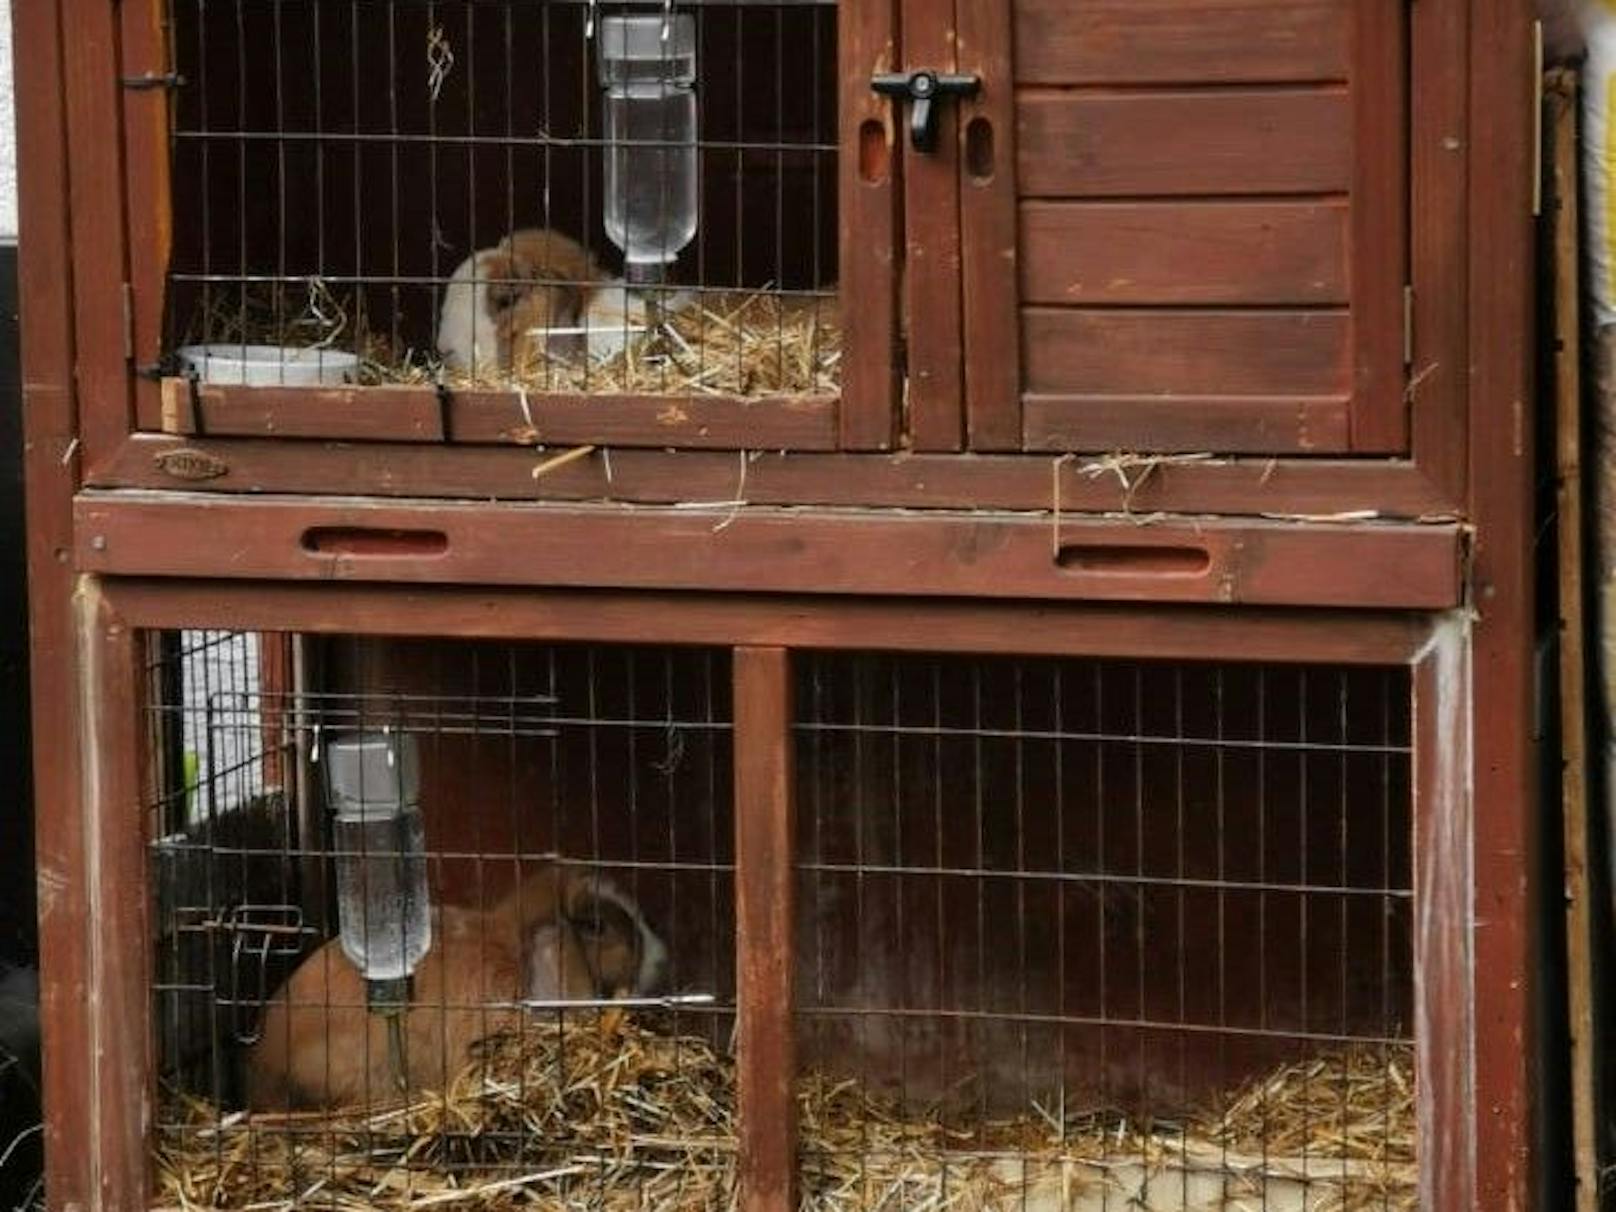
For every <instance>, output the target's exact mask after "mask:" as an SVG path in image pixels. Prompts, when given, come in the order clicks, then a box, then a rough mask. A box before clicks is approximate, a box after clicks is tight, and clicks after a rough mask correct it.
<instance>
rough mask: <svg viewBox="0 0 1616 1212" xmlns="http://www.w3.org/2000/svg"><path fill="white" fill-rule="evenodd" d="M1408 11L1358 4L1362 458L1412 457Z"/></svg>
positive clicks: (1357, 419) (1399, 1)
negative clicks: (1367, 454)
mask: <svg viewBox="0 0 1616 1212" xmlns="http://www.w3.org/2000/svg"><path fill="white" fill-rule="evenodd" d="M1407 7H1408V6H1407V4H1406V2H1405V0H1356V3H1355V4H1354V5H1353V31H1352V34H1353V75H1352V103H1353V128H1354V131H1355V133H1356V138H1355V141H1354V144H1353V176H1352V334H1353V337H1352V340H1353V355H1352V372H1353V378H1352V391H1353V408H1352V449H1354V450H1357V451H1373V452H1394V451H1396V452H1400V451H1405V450H1407V449H1408V406H1407V403H1406V401H1405V399H1404V384H1405V381H1406V375H1405V371H1404V365H1403V286H1404V284H1405V283H1406V282H1407V281H1408V239H1407V235H1406V233H1407V230H1408V187H1407V181H1408V153H1407V151H1406V149H1405V147H1404V143H1403V140H1402V138H1401V137H1399V136H1400V134H1401V132H1402V131H1403V130H1404V129H1406V127H1407V112H1408V100H1407V86H1408V73H1407V37H1406V34H1407V17H1406V13H1407Z"/></svg>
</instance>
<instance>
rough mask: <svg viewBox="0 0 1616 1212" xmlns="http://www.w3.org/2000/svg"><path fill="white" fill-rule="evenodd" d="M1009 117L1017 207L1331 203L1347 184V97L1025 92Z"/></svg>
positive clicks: (1310, 91) (1298, 91) (1311, 91)
mask: <svg viewBox="0 0 1616 1212" xmlns="http://www.w3.org/2000/svg"><path fill="white" fill-rule="evenodd" d="M1017 111H1018V122H1019V130H1018V131H1017V134H1016V154H1017V161H1018V168H1017V177H1018V183H1019V186H1020V190H1021V195H1022V197H1024V198H1104V197H1110V196H1122V197H1140V196H1147V195H1148V196H1152V197H1186V196H1206V195H1218V194H1236V195H1251V194H1267V193H1277V194H1302V193H1309V194H1310V193H1332V192H1339V191H1344V190H1346V189H1347V188H1348V187H1349V186H1350V184H1351V182H1352V147H1353V140H1352V106H1351V102H1350V98H1349V97H1348V94H1347V91H1346V90H1345V89H1344V88H1339V87H1333V86H1331V87H1315V88H1263V89H1231V90H1227V91H1224V90H1218V91H1207V92H1203V91H1181V92H1159V91H1149V92H1111V93H1097V92H1068V91H1056V90H1052V89H1031V90H1026V89H1024V90H1023V91H1022V92H1021V94H1020V100H1019V103H1018V106H1017Z"/></svg>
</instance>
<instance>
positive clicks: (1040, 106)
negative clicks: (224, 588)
mask: <svg viewBox="0 0 1616 1212" xmlns="http://www.w3.org/2000/svg"><path fill="white" fill-rule="evenodd" d="M133 9H140V10H141V13H140V14H139V15H130V10H133ZM1464 21H1465V6H1464V5H1463V4H1462V3H1459V2H1458V0H1429V3H1424V4H1422V5H1420V6H1418V7H1417V8H1411V7H1410V6H1409V5H1407V4H1406V3H1403V2H1402V0H1358V2H1354V0H1296V2H1294V3H1290V4H1285V5H1273V4H1267V3H1256V2H1253V0H1091V2H1089V3H1084V4H1081V5H1071V4H1065V3H1061V2H1059V0H1013V2H1011V3H996V2H993V0H866V2H864V3H858V4H851V3H847V4H840V5H838V4H837V3H835V2H834V0H770V2H766V3H765V2H762V0H685V2H682V3H677V4H668V5H663V4H661V3H625V2H623V0H550V2H547V3H541V4H528V3H516V2H515V0H478V2H473V0H386V2H385V3H360V2H358V0H350V3H348V4H346V5H344V4H336V5H333V4H329V3H321V2H319V0H278V2H276V3H268V2H266V0H228V2H225V3H220V2H219V0H208V2H206V3H203V2H202V0H142V4H141V5H133V6H129V9H126V11H125V14H124V16H123V18H122V22H123V42H122V52H121V53H122V60H123V63H122V67H123V70H124V72H125V85H126V88H125V89H124V90H123V91H122V95H121V96H122V100H121V104H122V110H123V122H124V129H125V145H124V152H125V163H126V167H127V187H128V197H129V214H130V216H131V221H132V222H131V233H132V238H131V241H130V245H129V250H128V260H129V265H130V270H129V274H128V279H129V290H128V299H129V303H130V306H129V313H130V316H131V333H130V350H131V359H130V362H131V364H132V366H133V367H134V369H135V371H136V372H137V373H136V374H135V375H134V376H133V377H132V378H131V379H130V382H131V383H132V385H133V386H132V387H131V389H130V390H131V393H132V401H133V416H134V419H135V425H134V428H135V429H136V430H144V431H147V432H166V433H168V434H172V435H180V436H185V437H190V438H196V437H204V438H208V439H213V440H226V439H230V438H242V437H275V438H309V439H338V440H343V441H349V442H352V441H379V442H391V443H411V444H415V445H416V446H418V447H420V446H426V447H431V446H434V445H437V444H440V443H452V444H455V445H459V446H483V447H497V446H506V447H509V446H512V445H516V446H542V447H557V446H560V447H566V446H570V445H594V446H598V447H602V448H607V447H610V448H617V449H624V448H634V447H639V448H644V449H647V450H652V451H663V450H670V449H692V448H696V449H700V448H705V449H708V450H718V451H737V450H739V451H754V452H755V451H770V452H776V453H778V454H781V455H783V456H786V457H787V458H788V459H791V458H793V457H794V456H800V461H793V462H792V463H791V466H792V473H791V474H792V476H793V479H792V483H793V484H794V485H795V486H796V487H793V488H791V489H782V490H779V491H776V492H775V493H774V494H773V499H774V501H775V503H790V502H793V501H800V502H801V503H822V504H870V505H883V504H895V503H904V504H909V503H917V502H916V500H915V496H916V493H917V492H920V490H919V489H916V488H914V487H913V486H908V487H904V488H903V489H901V490H896V489H893V488H892V487H891V486H890V485H887V486H886V487H882V486H879V485H876V484H874V483H873V482H871V481H870V479H869V477H871V476H876V475H878V474H880V473H875V472H873V471H869V470H867V469H869V468H872V467H874V464H873V463H870V462H859V461H855V460H843V461H841V462H839V463H836V464H830V463H816V462H815V460H814V459H813V458H812V457H810V456H812V455H813V454H814V453H816V452H817V453H837V452H839V453H869V454H876V453H884V452H893V451H913V452H916V453H920V454H943V455H946V454H952V453H966V452H975V453H980V454H992V455H998V456H1014V455H1022V456H1027V460H1026V461H1025V462H1018V461H1016V460H1013V459H1011V460H1009V461H997V462H994V463H992V464H991V465H990V464H988V463H981V464H977V465H975V466H974V467H971V468H967V467H965V466H964V465H963V464H961V465H960V467H959V469H958V474H957V479H958V481H959V482H958V483H954V482H953V481H947V483H949V484H950V485H951V487H949V488H947V489H945V490H943V491H942V496H941V498H939V499H938V500H937V501H936V502H932V501H931V500H929V499H928V500H924V501H920V502H918V503H944V504H953V505H959V504H972V505H997V506H1000V507H1015V508H1025V507H1028V505H1029V502H1031V501H1032V499H1033V497H1034V496H1036V498H1037V500H1036V502H1035V503H1036V504H1037V505H1038V506H1039V507H1045V508H1047V507H1048V504H1049V497H1050V493H1049V490H1048V482H1049V477H1048V472H1047V469H1045V470H1043V471H1039V470H1037V469H1038V467H1039V466H1041V465H1042V464H1043V462H1044V460H1045V459H1047V458H1048V457H1049V456H1051V455H1055V456H1057V457H1059V456H1066V455H1075V456H1084V457H1085V459H1084V461H1085V463H1087V462H1089V461H1091V459H1092V457H1094V456H1099V457H1109V456H1113V455H1115V454H1116V452H1125V453H1126V456H1127V457H1129V458H1131V457H1134V456H1138V457H1140V458H1143V459H1150V460H1159V459H1161V458H1163V457H1167V458H1168V460H1169V462H1171V461H1172V460H1173V457H1174V456H1183V455H1190V454H1198V455H1204V456H1216V457H1217V458H1218V459H1220V460H1221V459H1224V458H1227V459H1231V460H1236V461H1238V460H1239V459H1241V458H1242V457H1247V458H1250V459H1251V460H1252V462H1253V463H1254V464H1256V463H1261V464H1262V465H1263V466H1264V468H1265V470H1264V472H1263V478H1262V480H1261V482H1260V483H1258V482H1257V481H1255V480H1253V479H1251V477H1250V476H1246V474H1245V472H1243V471H1237V472H1233V473H1228V474H1225V473H1223V472H1221V471H1220V472H1210V471H1207V472H1204V473H1203V472H1201V471H1190V472H1185V473H1183V475H1181V476H1179V477H1178V478H1179V479H1180V480H1183V481H1186V484H1187V491H1186V492H1185V493H1183V494H1175V495H1174V496H1172V497H1171V498H1168V499H1163V500H1161V501H1159V502H1155V501H1153V502H1151V504H1152V507H1161V508H1166V509H1176V510H1180V511H1191V512H1236V513H1239V512H1282V513H1289V514H1302V513H1305V514H1309V515H1312V514H1317V513H1321V512H1333V511H1334V510H1335V509H1349V510H1352V511H1355V512H1356V511H1359V510H1362V509H1365V508H1371V509H1375V510H1377V511H1380V512H1384V513H1388V514H1395V515H1398V516H1420V515H1428V514H1436V513H1443V512H1452V511H1453V509H1454V508H1456V507H1457V503H1458V500H1459V497H1458V493H1459V491H1460V489H1461V488H1462V468H1461V467H1459V466H1457V465H1456V464H1455V462H1454V460H1455V459H1456V458H1457V452H1458V451H1459V450H1460V449H1461V448H1462V442H1463V433H1464V423H1465V418H1464V411H1465V395H1464V390H1463V380H1462V378H1461V375H1460V372H1461V370H1462V367H1463V366H1464V365H1465V356H1464V348H1463V345H1464V341H1465V330H1464V311H1463V291H1462V289H1461V287H1462V282H1461V280H1460V279H1461V278H1462V276H1463V272H1462V263H1463V255H1462V254H1463V249H1464V247H1465V245H1464V241H1465V235H1464V232H1465V230H1466V228H1465V215H1464V192H1463V191H1464V182H1465V172H1466V168H1465V155H1466V153H1467V150H1468V144H1467V142H1466V133H1467V132H1466V129H1465V115H1466V108H1465V104H1464V100H1465V94H1466V83H1465V81H1466V75H1465V72H1464V71H1463V70H1462V69H1460V68H1458V67H1456V66H1455V64H1456V63H1457V64H1462V63H1463V56H1462V55H1460V54H1458V52H1459V51H1460V50H1462V47H1463V28H1464ZM634 22H639V23H641V25H640V27H639V28H644V27H646V26H649V27H650V28H649V29H646V32H645V33H644V35H643V38H644V40H643V41H635V39H637V38H641V36H642V35H641V34H637V33H632V32H625V31H627V30H631V28H634V27H633V23H634ZM664 34H665V36H664ZM613 39H617V40H618V41H617V42H616V43H614V42H613ZM636 48H638V49H636ZM624 81H628V83H627V84H625V83H624ZM939 82H940V84H941V87H937V88H936V92H935V95H932V96H929V97H926V98H925V108H928V109H929V111H930V112H929V114H926V115H917V110H920V109H921V108H922V100H921V98H920V97H918V96H917V90H918V92H919V93H925V92H926V90H928V89H931V88H933V87H936V86H937V85H938V84H939ZM154 84H157V85H166V87H151V85H154ZM635 97H639V98H640V100H639V101H636V100H635V99H634V98H635ZM645 97H650V98H651V100H650V102H649V103H648V104H641V102H643V101H644V99H645ZM636 105H639V106H640V109H639V110H636V109H635V106H636ZM641 110H643V112H640V111H641ZM921 127H923V128H924V135H923V137H918V138H917V137H916V130H917V129H919V128H921ZM631 128H632V129H631ZM636 199H637V200H638V203H637V204H638V205H639V206H640V207H641V209H640V210H638V211H636V212H635V213H636V214H638V215H639V216H640V217H641V218H642V219H643V218H645V217H646V216H649V217H650V219H651V220H654V222H653V224H652V226H653V228H654V230H653V232H652V233H651V236H650V239H651V242H652V243H653V244H659V245H660V246H665V247H666V250H667V259H666V260H665V262H664V263H663V264H661V265H660V267H654V268H653V270H652V271H650V272H647V270H646V267H645V266H644V265H637V266H631V265H629V264H628V259H627V258H626V257H625V252H624V237H623V229H624V226H625V224H628V225H629V226H633V222H632V221H630V220H628V219H625V217H624V216H625V215H626V214H627V213H628V212H629V211H631V210H633V209H634V206H635V205H636ZM1415 215H1418V216H1419V221H1418V222H1414V221H1413V218H1412V217H1413V216H1415ZM625 279H628V280H627V281H625ZM207 344H213V345H215V346H218V347H220V348H218V349H216V350H215V351H214V352H215V354H216V355H220V356H216V357H214V358H212V359H209V360H206V361H202V362H198V361H196V360H195V359H194V358H192V359H191V360H189V361H188V360H186V359H184V358H182V357H180V356H179V355H180V354H181V352H182V351H183V350H186V349H187V348H191V347H195V346H198V345H207ZM256 344H271V345H285V346H292V347H296V348H297V349H298V352H297V353H296V354H295V357H294V359H291V360H288V359H287V358H285V357H281V358H278V359H272V363H271V365H270V366H269V367H268V368H267V370H266V371H264V372H263V373H262V374H261V375H259V378H258V379H256V380H255V382H262V383H263V385H258V386H247V385H242V383H241V380H242V378H243V377H244V375H243V372H242V371H241V370H240V369H238V368H236V367H235V366H234V364H233V363H232V361H231V360H230V356H229V355H230V354H231V348H230V347H235V350H236V352H237V353H238V354H239V353H240V352H241V347H243V346H247V345H256ZM310 350H312V351H313V352H308V351H310ZM338 355H346V357H341V356H338ZM197 370H200V372H201V373H200V375H198V374H196V373H195V372H196V371H197ZM322 377H325V378H329V379H334V380H337V382H323V383H322V382H315V383H313V384H312V385H311V384H310V383H309V381H310V380H319V379H320V378H322ZM91 453H92V456H95V455H98V454H100V453H101V452H100V451H92V452H91ZM419 456H420V457H416V456H412V463H411V466H412V470H408V471H400V472H399V473H398V476H395V477H393V478H392V479H391V480H390V481H389V483H388V485H387V486H386V487H385V489H384V490H385V491H390V492H399V491H404V492H409V491H412V488H411V484H410V483H408V482H406V481H408V480H410V479H411V477H414V476H416V475H417V472H418V471H419V470H420V469H422V468H424V467H426V466H427V465H428V464H429V463H430V462H431V456H430V452H429V451H426V450H422V451H419ZM1304 456H1305V457H1304ZM1317 456H1330V458H1329V461H1328V464H1327V465H1326V464H1324V463H1321V462H1319V461H1318V460H1317V459H1316V457H1317ZM143 457H144V458H145V466H146V467H148V468H149V467H150V461H149V457H148V456H143ZM423 458H424V460H425V461H424V462H423ZM137 462H138V460H137ZM285 465H286V464H285V461H284V460H283V461H282V468H283V469H284V467H285ZM120 466H121V468H122V470H113V471H112V472H111V473H110V475H101V476H99V477H98V475H97V472H98V471H100V470H104V467H105V464H104V462H103V461H102V460H99V459H97V458H95V457H92V473H91V482H92V483H96V484H99V485H103V486H116V485H117V484H119V483H123V484H127V483H129V482H130V480H129V474H130V473H129V472H128V468H129V467H130V466H131V464H130V463H129V462H128V461H127V460H124V461H122V463H121V464H120ZM732 470H733V468H732V465H731V467H729V468H726V470H725V472H724V474H725V475H726V476H728V475H730V474H731V473H732ZM799 473H800V474H799ZM201 474H208V473H207V469H205V468H204V469H203V472H202V473H201ZM308 474H310V475H312V474H313V473H312V472H310V473H308ZM457 474H458V473H457ZM950 474H952V473H950ZM254 476H255V479H254V486H255V487H258V488H274V487H277V484H275V483H272V482H271V480H272V479H273V477H272V476H270V475H269V474H268V473H267V472H255V473H254ZM1242 476H1244V477H1245V478H1244V479H1241V478H1240V477H1242ZM860 477H865V478H863V479H861V478H860ZM972 477H976V478H975V479H972ZM1056 478H1057V481H1058V480H1060V478H1061V473H1060V472H1059V471H1058V470H1057V475H1056ZM1079 478H1080V477H1077V476H1076V475H1075V474H1074V473H1073V472H1071V470H1070V469H1069V471H1068V473H1067V479H1069V480H1071V481H1072V482H1071V483H1070V484H1069V485H1068V486H1067V487H1066V488H1065V489H1063V490H1062V492H1063V493H1064V496H1063V497H1062V499H1061V500H1058V501H1057V502H1056V508H1057V510H1058V509H1060V508H1062V507H1064V508H1067V509H1073V510H1082V509H1085V508H1092V507H1093V506H1092V505H1090V504H1089V501H1090V500H1091V499H1093V500H1099V496H1098V495H1097V491H1092V490H1087V489H1085V488H1084V487H1083V485H1082V484H1081V483H1079V482H1078V479H1079ZM1095 478H1096V477H1095V476H1090V477H1088V479H1089V481H1090V482H1092V481H1093V480H1094V479H1095ZM451 479H454V477H451V476H448V475H447V473H445V474H435V475H430V476H428V475H424V473H423V475H422V477H421V483H420V485H419V486H418V487H416V488H414V489H413V491H415V492H416V493H417V495H423V496H426V495H433V494H434V493H438V492H442V491H445V489H444V488H443V485H444V484H446V483H448V481H449V480H451ZM968 479H970V480H971V481H972V482H971V483H969V484H967V483H966V482H965V481H966V480H968ZM371 480H372V481H374V477H371ZM988 480H991V482H987V481H988ZM1237 480H1238V484H1236V481H1237ZM1012 481H1013V483H1014V484H1015V485H1016V486H1015V487H1014V488H1013V489H1012V488H1008V487H1006V486H1007V485H1009V484H1011V483H1012ZM1035 481H1036V483H1035ZM1188 481H1193V482H1194V483H1193V486H1188ZM159 482H164V483H166V482H167V481H159ZM555 482H557V483H559V481H555ZM759 482H761V481H759ZM943 483H945V481H944V480H943V479H940V478H938V477H937V476H936V475H931V476H930V478H929V479H928V481H927V489H926V491H928V492H929V491H934V490H937V489H938V487H939V486H940V485H942V484H943ZM1231 485H1233V486H1234V487H1233V488H1232V489H1231ZM1276 485H1277V487H1276ZM311 486H312V485H311V483H310V482H309V481H308V475H305V476H303V479H302V481H301V482H299V483H298V484H297V485H291V484H290V483H288V484H286V485H284V486H281V487H282V490H284V491H307V490H308V489H309V488H310V487H311ZM320 487H321V488H325V487H329V488H331V489H339V490H352V488H353V486H352V485H351V484H349V483H347V482H343V483H336V482H333V483H331V484H330V485H329V486H327V485H325V484H324V482H323V481H322V483H321V485H320ZM618 487H620V486H618ZM549 490H550V489H549V486H546V488H545V489H543V490H541V495H543V493H544V492H548V491H549ZM1207 490H1209V491H1207ZM1126 491H1127V492H1128V493H1129V494H1132V488H1131V487H1130V488H1128V489H1127V490H1126ZM1276 492H1278V493H1281V494H1283V496H1282V499H1278V498H1276V496H1275V494H1276ZM472 495H475V496H480V497H501V496H506V495H509V491H508V490H507V489H506V488H502V487H489V488H488V490H486V491H483V490H481V489H479V490H478V491H476V492H474V493H472ZM519 495H531V490H529V491H528V492H526V493H523V494H519ZM597 495H598V494H597ZM609 495H618V494H617V493H613V494H609ZM920 495H921V496H922V497H924V496H925V493H924V492H920ZM628 499H635V498H634V496H633V494H632V493H630V494H629V497H628ZM658 499H663V500H666V499H668V498H667V497H666V496H665V495H664V496H662V497H660V498H658ZM702 499H705V498H702ZM1128 503H1129V504H1130V505H1132V504H1138V503H1139V502H1136V501H1133V500H1132V496H1131V495H1130V498H1129V501H1128Z"/></svg>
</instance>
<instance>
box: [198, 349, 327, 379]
mask: <svg viewBox="0 0 1616 1212" xmlns="http://www.w3.org/2000/svg"><path fill="white" fill-rule="evenodd" d="M179 358H180V361H182V362H183V363H185V365H186V366H187V367H189V368H190V369H192V370H194V371H195V372H196V373H197V375H198V376H199V377H200V378H201V379H202V381H203V382H204V383H216V384H219V385H221V386H225V387H316V386H320V385H321V384H328V383H347V382H349V381H351V380H352V379H353V378H354V376H355V375H357V374H358V371H359V359H358V357H356V356H355V355H353V354H351V353H345V352H343V351H342V350H340V349H301V348H296V347H293V346H285V345H231V344H219V345H187V346H185V347H184V348H183V349H181V350H180V351H179Z"/></svg>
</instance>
